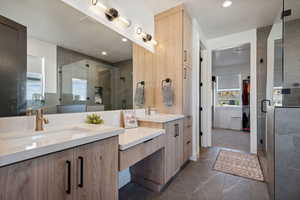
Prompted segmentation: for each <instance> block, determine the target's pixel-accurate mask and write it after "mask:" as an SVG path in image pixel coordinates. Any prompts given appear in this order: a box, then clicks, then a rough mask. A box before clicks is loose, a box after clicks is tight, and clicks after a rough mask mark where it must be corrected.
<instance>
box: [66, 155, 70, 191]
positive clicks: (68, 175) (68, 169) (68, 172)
mask: <svg viewBox="0 0 300 200" xmlns="http://www.w3.org/2000/svg"><path fill="white" fill-rule="evenodd" d="M66 165H67V189H66V193H67V194H71V161H69V160H67V161H66Z"/></svg>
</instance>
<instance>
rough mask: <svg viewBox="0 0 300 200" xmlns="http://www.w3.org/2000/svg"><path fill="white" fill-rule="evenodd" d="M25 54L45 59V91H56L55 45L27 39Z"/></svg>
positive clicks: (30, 38)
mask: <svg viewBox="0 0 300 200" xmlns="http://www.w3.org/2000/svg"><path fill="white" fill-rule="evenodd" d="M27 54H28V55H31V56H37V57H40V58H44V61H45V76H46V77H45V92H46V93H56V90H57V72H56V71H57V64H56V63H57V59H56V56H57V54H56V45H54V44H50V43H47V42H43V41H40V40H37V39H35V38H32V37H28V39H27Z"/></svg>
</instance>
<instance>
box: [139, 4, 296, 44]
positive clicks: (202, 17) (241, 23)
mask: <svg viewBox="0 0 300 200" xmlns="http://www.w3.org/2000/svg"><path fill="white" fill-rule="evenodd" d="M144 1H146V3H147V5H148V6H149V7H150V8H151V9H152V11H153V12H154V13H159V12H161V11H163V10H165V9H167V8H171V7H174V6H175V5H177V4H180V3H182V2H184V3H185V4H186V6H187V9H188V10H189V13H190V14H191V15H192V16H193V17H194V18H196V19H197V20H198V22H199V25H200V27H201V28H202V31H203V33H204V34H205V36H206V37H207V38H208V39H211V38H216V37H220V36H224V35H228V34H232V33H238V32H241V31H246V30H249V29H253V28H257V27H263V26H266V25H271V24H273V22H274V20H275V17H276V16H277V15H278V13H279V12H280V5H281V3H282V1H281V0H232V1H233V4H232V6H231V7H229V8H223V7H222V2H223V0H163V1H162V0H144ZM289 1H298V2H299V0H289Z"/></svg>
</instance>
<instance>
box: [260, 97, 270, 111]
mask: <svg viewBox="0 0 300 200" xmlns="http://www.w3.org/2000/svg"><path fill="white" fill-rule="evenodd" d="M265 102H268V103H269V106H271V100H269V99H263V100H262V101H261V102H260V110H261V112H262V113H267V111H265V110H264V103H265Z"/></svg>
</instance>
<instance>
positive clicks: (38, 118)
mask: <svg viewBox="0 0 300 200" xmlns="http://www.w3.org/2000/svg"><path fill="white" fill-rule="evenodd" d="M44 123H45V124H49V120H48V119H47V118H45V117H44V110H43V109H42V108H40V109H38V110H36V111H35V131H43V130H44Z"/></svg>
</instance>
